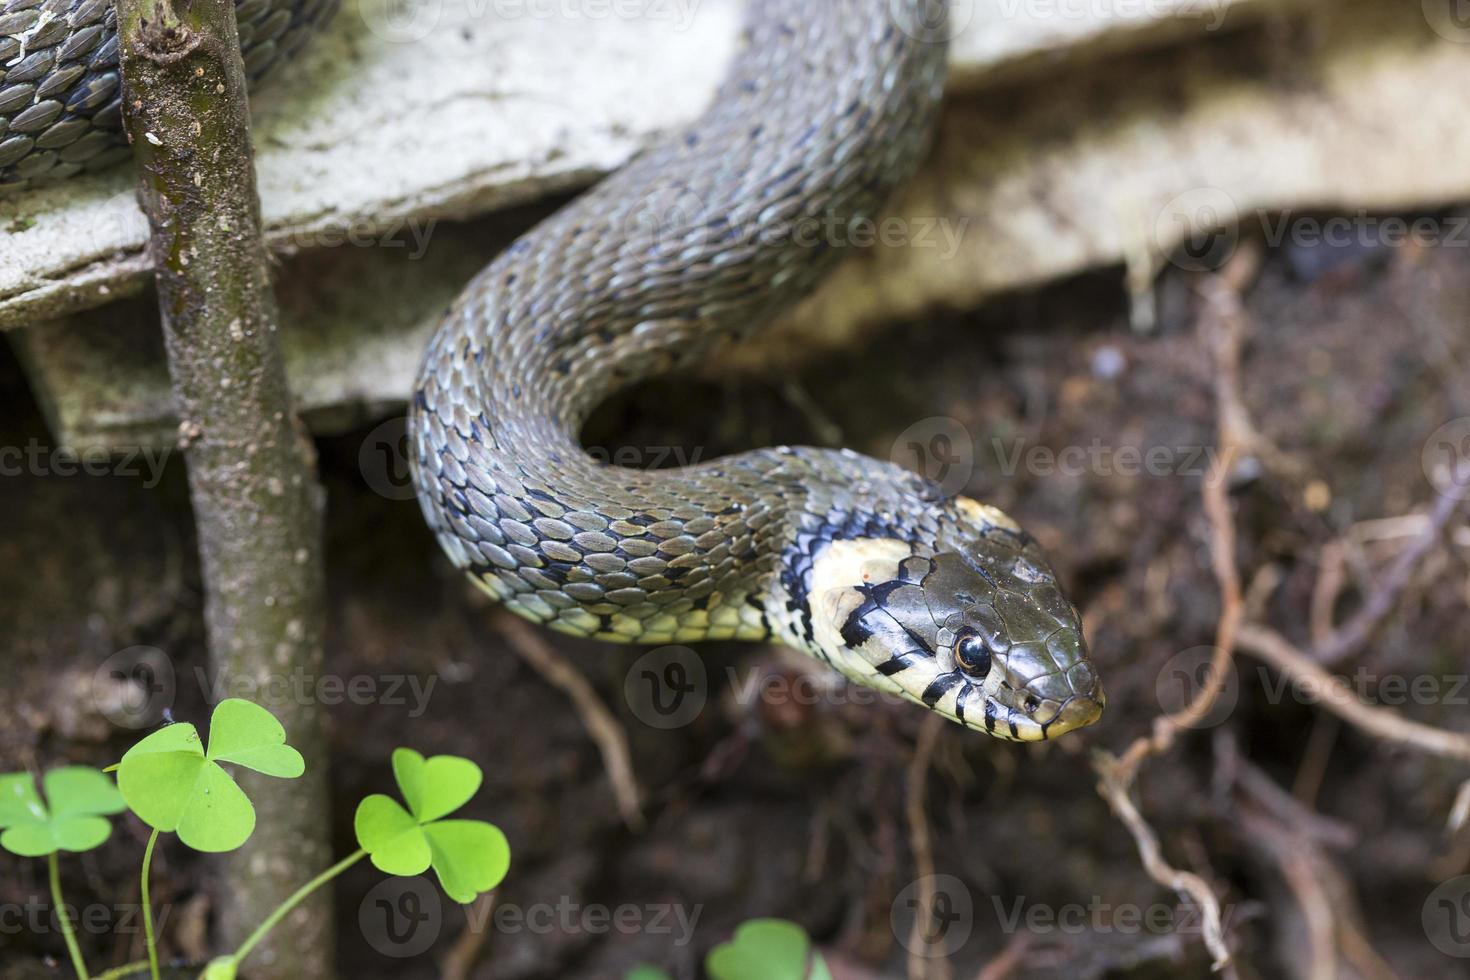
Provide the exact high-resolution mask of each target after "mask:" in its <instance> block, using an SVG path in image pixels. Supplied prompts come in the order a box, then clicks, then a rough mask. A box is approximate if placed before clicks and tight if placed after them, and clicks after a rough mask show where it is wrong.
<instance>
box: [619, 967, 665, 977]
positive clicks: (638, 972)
mask: <svg viewBox="0 0 1470 980" xmlns="http://www.w3.org/2000/svg"><path fill="white" fill-rule="evenodd" d="M623 980H674V978H673V977H671V976H669V975H668V974H667V973H665V972H664V971H663V970H660V969H659V968H658V967H656V966H635V967H633V969H631V970H629V971H628V972H627V974H625V975H624V976H623Z"/></svg>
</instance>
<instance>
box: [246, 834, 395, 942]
mask: <svg viewBox="0 0 1470 980" xmlns="http://www.w3.org/2000/svg"><path fill="white" fill-rule="evenodd" d="M365 857H367V851H364V850H360V849H359V850H357V851H354V852H353V853H352V854H349V855H347V856H346V857H345V858H343V859H342V860H340V861H338V862H337V863H336V864H334V865H332V866H331V867H330V868H328V869H327V870H325V871H323V872H322V873H321V874H319V875H317V876H316V877H315V878H313V879H311V880H310V881H308V882H307V883H306V884H304V885H302V886H301V887H300V888H298V889H296V890H295V891H294V892H292V893H291V897H290V898H288V899H286V900H285V901H284V902H282V903H281V904H280V905H278V906H276V910H275V911H274V912H272V913H271V914H270V915H268V916H266V919H265V921H264V922H262V923H261V924H260V925H258V926H256V927H255V931H254V932H252V933H251V934H250V935H249V937H247V938H246V940H245V941H244V942H243V943H241V944H240V948H239V949H237V950H235V952H234V953H233V954H232V955H231V956H230V959H232V960H234V961H235V962H236V963H237V964H238V963H239V962H240V961H241V960H243V959H245V957H247V956H249V955H250V951H251V950H252V949H254V948H255V944H256V943H258V942H260V941H261V940H262V939H264V938H265V934H266V933H268V932H270V931H271V929H272V928H273V927H274V926H275V925H276V923H278V922H280V921H281V920H282V919H284V918H285V917H286V916H287V915H289V914H290V913H291V910H292V909H294V908H295V907H296V906H298V905H300V904H301V902H302V900H303V899H305V898H306V896H308V895H310V894H311V893H312V892H314V891H316V890H317V889H318V888H320V887H321V886H322V885H325V884H326V883H327V882H329V881H331V880H332V879H333V878H335V877H337V876H338V875H339V874H341V873H342V872H344V871H346V870H347V869H348V868H350V867H352V866H353V865H354V864H356V863H357V862H359V861H361V860H362V859H363V858H365Z"/></svg>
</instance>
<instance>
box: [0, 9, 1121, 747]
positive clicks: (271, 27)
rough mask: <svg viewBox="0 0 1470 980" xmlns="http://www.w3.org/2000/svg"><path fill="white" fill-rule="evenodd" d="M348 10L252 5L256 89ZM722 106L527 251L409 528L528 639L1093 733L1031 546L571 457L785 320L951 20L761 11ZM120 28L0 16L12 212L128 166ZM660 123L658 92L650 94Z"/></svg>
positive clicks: (832, 244) (912, 121) (900, 163)
mask: <svg viewBox="0 0 1470 980" xmlns="http://www.w3.org/2000/svg"><path fill="white" fill-rule="evenodd" d="M333 3H334V0H243V2H240V3H239V4H238V5H237V10H238V13H239V17H240V21H241V34H242V46H244V47H245V48H246V63H247V66H249V67H250V68H251V72H252V74H255V75H258V74H260V73H262V72H263V71H264V70H265V69H266V68H268V67H269V66H270V64H272V63H274V62H275V61H277V60H279V59H280V57H281V55H283V54H285V53H288V52H289V50H290V49H293V48H295V47H296V46H298V45H299V44H300V41H301V39H302V38H304V37H305V36H306V34H307V33H308V32H309V31H310V30H311V28H312V27H313V26H314V25H316V24H317V23H319V22H320V21H321V20H322V19H323V18H324V17H325V16H326V15H327V14H328V13H330V10H331V7H332V6H333ZM746 6H747V14H746V21H745V28H744V31H743V33H742V36H741V39H740V44H739V50H738V52H737V54H736V56H735V59H734V62H733V64H732V66H731V69H730V71H729V73H728V77H727V79H726V81H725V82H724V83H723V85H722V87H721V88H720V90H719V92H718V94H717V95H716V97H715V99H714V101H713V102H712V104H711V106H710V108H709V109H708V110H707V111H706V112H705V113H704V115H702V116H701V117H700V118H699V119H697V120H696V121H694V122H693V123H691V124H689V125H687V126H685V127H683V128H681V129H679V130H677V131H675V132H671V133H668V134H666V135H665V136H664V137H663V138H661V139H660V140H658V141H657V142H656V143H655V144H654V145H652V146H651V147H649V148H648V149H647V150H645V151H644V152H643V153H641V154H640V155H638V156H637V157H636V158H634V159H633V160H632V161H631V162H630V163H629V164H628V165H627V166H625V167H624V168H623V169H621V170H619V171H618V172H617V173H615V174H613V175H612V176H610V177H608V178H607V179H606V180H604V181H603V182H602V183H600V184H599V185H597V186H596V187H595V188H593V189H592V190H591V191H589V192H588V193H586V194H584V195H582V196H581V197H579V198H578V199H576V200H575V201H573V202H572V203H571V204H569V205H568V206H567V207H565V208H563V209H562V210H561V211H559V212H558V213H557V214H555V215H553V216H552V217H551V218H549V219H547V220H546V221H544V222H543V223H541V224H540V225H538V226H537V227H535V228H534V229H532V230H531V231H530V232H528V233H527V234H526V235H524V236H523V237H521V238H520V239H518V240H517V241H516V242H515V243H514V244H513V245H511V246H510V247H509V248H508V249H507V250H506V251H505V252H503V253H502V254H501V255H500V256H499V257H498V258H497V259H496V260H495V261H494V262H493V263H492V264H491V265H490V266H489V267H488V268H486V269H485V270H484V271H483V272H482V273H481V274H480V275H479V276H477V277H476V278H475V279H474V280H473V281H472V283H471V284H470V285H469V287H468V288H467V289H466V290H465V292H464V293H463V294H462V295H461V296H460V298H459V299H458V301H457V302H456V303H455V304H454V306H453V307H452V308H451V309H450V310H449V312H448V313H447V314H446V316H445V318H444V321H443V323H442V324H441V326H440V327H439V329H438V331H437V333H436V334H435V336H434V339H433V340H432V342H431V343H430V346H429V348H428V351H427V353H426V355H425V357H424V361H423V365H422V368H421V370H420V374H419V378H418V382H417V387H416V391H415V394H414V395H413V398H412V403H411V406H410V434H411V445H412V448H411V454H412V457H413V459H412V462H413V464H414V479H415V482H416V486H417V489H418V495H419V501H420V504H421V505H422V508H423V511H424V514H425V516H426V517H427V519H428V523H429V525H430V526H431V528H432V529H433V530H434V532H435V534H436V535H437V537H438V539H439V541H440V543H441V544H442V546H443V548H444V550H445V552H446V553H447V554H448V555H449V557H450V559H451V560H452V561H453V563H454V564H455V565H456V566H458V567H459V568H461V569H463V570H464V571H465V572H466V573H467V574H468V575H469V576H470V578H471V579H472V580H473V581H474V582H475V584H476V585H478V586H479V587H481V588H482V589H483V590H485V591H486V592H488V593H489V594H490V595H491V596H493V597H494V598H495V599H497V600H499V601H500V602H503V603H504V604H505V605H506V606H507V607H508V608H509V609H511V610H512V611H514V612H516V613H518V614H520V615H522V616H525V617H527V618H529V619H532V620H534V621H536V622H540V623H544V624H546V625H548V626H551V627H553V628H555V629H558V630H562V631H564V632H568V633H573V634H577V635H580V636H586V637H596V638H599V639H603V640H613V641H618V642H636V643H646V644H683V643H689V642H694V641H699V640H707V639H743V640H755V641H770V642H778V643H782V644H786V645H789V646H792V647H795V648H797V649H799V650H802V651H805V652H806V653H809V654H810V655H812V656H813V657H815V658H816V659H818V660H820V661H822V662H824V663H826V664H829V665H830V666H832V667H833V668H835V669H836V670H838V671H839V672H841V673H842V674H844V675H846V676H847V677H848V678H849V679H851V680H853V681H855V682H857V683H860V684H865V685H868V686H870V687H874V688H877V689H879V690H882V691H887V692H891V693H893V694H896V695H899V696H901V697H903V698H906V699H908V700H911V701H913V702H916V703H918V704H920V705H923V706H925V707H927V708H929V709H931V710H933V711H935V712H937V713H939V714H941V715H942V716H944V717H946V718H949V719H952V720H954V721H958V722H960V723H962V724H964V725H966V726H969V727H971V728H974V729H977V730H980V731H985V732H988V733H990V734H992V735H995V736H998V737H1000V738H1006V739H1012V740H1018V741H1036V740H1041V739H1045V738H1049V737H1054V736H1056V735H1059V734H1062V733H1063V732H1067V731H1071V730H1073V729H1076V728H1079V727H1082V726H1085V725H1088V724H1091V723H1092V722H1094V721H1095V720H1097V718H1098V717H1099V716H1100V715H1101V713H1102V708H1103V695H1102V688H1101V686H1100V684H1099V681H1098V677H1097V674H1096V672H1095V670H1094V668H1093V666H1092V664H1091V662H1090V660H1089V657H1088V653H1087V648H1086V644H1085V642H1084V640H1083V636H1082V630H1081V625H1080V622H1079V619H1078V615H1077V612H1076V610H1075V608H1074V607H1073V606H1072V605H1071V603H1070V602H1068V600H1067V599H1066V598H1065V597H1064V596H1063V594H1062V591H1061V589H1060V587H1059V586H1058V584H1057V581H1056V577H1055V575H1054V573H1053V571H1052V569H1051V568H1050V566H1049V564H1048V562H1047V560H1046V558H1045V556H1044V555H1043V554H1042V552H1041V549H1040V547H1039V545H1038V544H1037V543H1036V541H1035V540H1034V539H1033V538H1032V537H1031V536H1029V535H1028V534H1027V533H1026V532H1025V531H1023V530H1022V529H1021V528H1020V527H1019V526H1018V525H1017V524H1016V523H1015V522H1014V521H1012V520H1011V519H1010V518H1009V517H1007V516H1006V515H1005V514H1003V513H1001V512H1000V511H998V510H996V509H995V508H993V507H990V506H987V505H985V504H982V503H979V502H977V501H975V500H972V499H970V498H968V497H964V496H949V495H946V494H945V493H944V492H943V491H942V490H941V489H940V488H939V487H938V486H937V485H936V484H934V483H932V482H931V481H929V480H927V479H925V478H924V477H922V476H920V475H918V474H915V473H913V472H910V471H908V470H906V469H903V468H901V467H899V466H897V465H894V464H892V463H888V462H882V461H879V460H876V459H871V458H868V457H865V456H861V455H858V454H857V453H854V452H851V451H847V450H828V449H817V448H803V447H787V446H783V447H776V448H769V449H761V450H757V451H753V452H747V453H743V454H740V455H735V456H730V457H726V458H722V459H718V460H714V461H711V462H706V463H701V464H698V465H693V466H687V467H682V468H679V469H671V470H657V471H647V470H638V469H630V468H623V467H617V466H612V465H608V464H606V463H602V462H598V461H597V460H595V459H594V458H593V457H592V456H591V455H590V454H588V453H587V452H586V451H585V450H584V449H583V447H582V444H581V442H580V438H579V436H580V430H581V427H582V425H583V423H584V421H585V420H586V418H587V416H588V415H589V413H590V412H591V411H592V410H593V409H594V408H595V407H596V406H597V405H598V404H599V403H601V402H602V401H604V400H605V399H606V398H607V397H608V396H610V395H611V394H612V393H614V392H616V391H618V390H620V389H622V388H625V387H627V386H629V385H631V384H633V383H635V382H637V381H639V380H641V379H644V378H648V377H650V376H653V375H659V374H670V373H677V372H679V371H684V370H687V369H689V368H690V367H691V366H692V365H694V364H695V363H696V362H700V361H703V360H706V359H708V358H711V357H716V356H718V352H719V350H720V348H721V347H722V345H727V344H729V343H731V342H733V341H735V340H737V339H739V338H740V337H743V336H745V335H746V334H747V333H748V332H749V331H751V330H752V329H754V328H756V327H758V326H759V325H761V324H763V323H766V322H768V321H770V320H771V319H772V318H773V317H775V316H776V315H777V314H778V313H779V312H781V311H783V310H785V309H787V308H789V307H790V306H791V305H792V304H793V303H794V302H795V301H796V300H797V299H799V298H800V297H801V296H803V295H804V294H805V293H807V292H808V291H809V290H810V289H811V288H812V287H813V286H815V285H816V284H817V283H818V282H819V281H820V280H821V279H822V277H823V276H824V275H826V274H827V272H828V271H829V270H830V268H831V267H832V265H833V264H834V263H835V262H837V261H838V260H839V259H840V258H841V257H842V256H843V255H844V254H845V253H846V252H847V251H848V248H846V247H844V245H843V243H844V242H846V241H849V240H850V239H851V236H847V235H837V234H831V233H830V229H843V228H846V227H849V226H851V225H852V224H853V223H855V222H859V221H867V220H872V219H875V218H877V217H879V211H880V209H881V208H882V206H883V204H884V202H885V200H886V199H887V198H888V196H889V194H890V192H891V191H892V190H893V189H894V188H895V187H897V186H898V185H900V184H901V183H902V182H903V181H905V180H906V179H908V178H909V177H910V176H911V174H912V173H913V171H914V170H915V169H916V167H917V165H918V162H919V160H920V159H921V157H922V155H923V153H924V152H925V150H926V148H927V146H928V144H929V142H930V139H931V135H932V131H933V129H934V127H935V123H936V119H937V115H938V106H939V102H940V97H941V94H942V90H943V86H944V79H945V71H946V59H947V49H948V45H947V43H946V40H945V39H946V36H947V21H946V15H947V9H946V8H947V4H946V3H945V2H943V0H747V4H746ZM116 44H117V41H116V31H115V26H114V18H113V15H112V13H111V6H110V3H108V0H0V71H3V72H4V74H3V75H0V186H3V185H5V184H11V185H14V184H22V185H23V184H25V183H28V182H33V181H36V180H40V179H51V178H55V177H60V176H66V175H67V174H70V173H74V172H76V171H78V170H82V169H88V168H91V167H95V166H101V165H105V164H106V163H107V162H109V160H110V159H111V158H112V157H114V156H116V155H117V150H116V146H117V142H118V132H119V117H118V102H117V91H118V84H117V50H116ZM650 97H656V93H650Z"/></svg>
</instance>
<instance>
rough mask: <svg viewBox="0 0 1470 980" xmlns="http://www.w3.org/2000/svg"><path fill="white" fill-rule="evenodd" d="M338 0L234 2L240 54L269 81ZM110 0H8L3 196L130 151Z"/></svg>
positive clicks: (2, 79)
mask: <svg viewBox="0 0 1470 980" xmlns="http://www.w3.org/2000/svg"><path fill="white" fill-rule="evenodd" d="M336 7H337V0H236V4H235V15H236V20H237V21H238V23H239V26H240V51H241V53H242V54H243V55H244V57H245V73H246V75H247V76H249V78H250V79H251V80H252V81H255V80H258V79H260V78H262V77H264V76H265V75H266V74H267V73H268V72H269V71H270V70H271V69H272V68H274V67H275V66H276V65H277V64H280V63H282V62H284V61H285V60H286V59H287V58H289V57H290V56H291V55H292V54H294V53H295V52H296V50H297V49H298V48H300V47H301V45H302V44H303V43H305V42H306V40H307V38H309V37H310V36H311V35H312V33H313V32H314V31H315V30H316V29H317V28H318V27H320V26H321V25H322V24H323V23H325V21H326V20H327V19H328V18H329V17H331V15H332V13H333V11H334V10H335V9H336ZM117 43H118V42H117V13H116V11H115V9H114V7H113V5H112V0H0V193H5V192H7V191H17V190H24V189H25V188H26V187H29V186H31V185H34V184H40V183H42V182H45V181H54V180H58V179H61V178H65V177H70V176H72V175H73V174H78V173H82V172H84V171H97V170H102V169H105V168H107V167H111V166H112V165H114V164H115V163H117V162H118V161H119V160H122V159H126V158H127V157H128V155H129V153H128V148H127V143H126V140H125V138H124V136H123V128H122V80H121V77H120V76H119V74H118V53H117Z"/></svg>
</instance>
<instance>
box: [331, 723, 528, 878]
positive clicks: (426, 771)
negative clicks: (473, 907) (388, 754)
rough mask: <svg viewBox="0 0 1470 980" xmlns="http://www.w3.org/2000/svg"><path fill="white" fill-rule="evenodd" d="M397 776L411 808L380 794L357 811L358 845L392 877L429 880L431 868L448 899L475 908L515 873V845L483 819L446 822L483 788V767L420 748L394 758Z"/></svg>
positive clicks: (367, 800)
mask: <svg viewBox="0 0 1470 980" xmlns="http://www.w3.org/2000/svg"><path fill="white" fill-rule="evenodd" d="M393 777H394V779H395V780H396V781H397V782H398V791H399V792H400V793H402V794H403V799H404V801H405V802H407V803H408V809H407V810H405V809H404V808H403V806H402V805H401V804H399V802H398V801H397V800H395V799H393V798H392V797H390V796H385V795H383V794H381V793H374V794H373V795H372V796H369V797H367V798H366V799H364V800H363V801H362V802H361V803H359V804H358V806H357V816H356V818H355V819H354V821H353V826H354V829H355V830H356V831H357V843H358V844H359V845H360V846H361V847H362V849H363V850H364V851H367V852H368V856H369V857H371V858H372V862H373V865H374V866H375V867H376V868H377V869H378V870H379V871H383V872H386V873H388V874H390V875H401V876H411V875H418V874H423V873H424V872H425V871H427V870H428V869H429V868H430V867H433V869H434V872H435V873H436V874H437V875H438V876H439V883H440V884H441V885H443V886H444V891H445V893H446V894H447V895H448V896H449V897H450V898H452V899H454V900H455V901H456V902H459V903H461V904H468V903H469V902H472V901H474V900H475V896H476V895H479V894H480V893H481V892H487V891H489V890H490V889H492V888H494V887H495V886H496V885H498V884H500V882H501V880H502V879H504V878H505V874H506V872H507V871H509V870H510V844H509V842H507V841H506V839H505V835H504V834H503V833H501V832H500V828H498V827H495V826H493V825H492V824H488V823H485V822H484V821H482V820H444V819H442V818H443V817H447V816H449V814H451V813H453V812H454V811H455V810H458V809H459V808H460V807H462V806H464V805H465V804H466V803H468V802H469V801H470V797H472V796H474V795H475V791H476V790H478V789H479V788H480V782H481V780H482V779H483V776H482V775H481V773H480V767H479V766H477V765H475V764H474V763H473V762H471V761H470V760H468V759H461V758H459V757H458V756H452V755H436V756H434V757H433V758H432V759H425V758H424V757H423V756H422V755H420V754H419V753H417V752H415V751H414V750H413V749H396V750H394V752H393Z"/></svg>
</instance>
